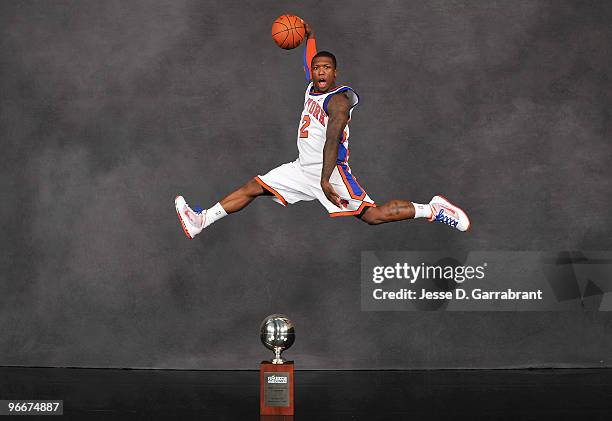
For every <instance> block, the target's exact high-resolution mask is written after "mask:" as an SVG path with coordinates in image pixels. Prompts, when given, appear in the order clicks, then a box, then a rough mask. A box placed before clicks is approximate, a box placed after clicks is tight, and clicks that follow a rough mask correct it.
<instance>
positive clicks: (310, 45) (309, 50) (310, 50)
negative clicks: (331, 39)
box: [302, 19, 317, 82]
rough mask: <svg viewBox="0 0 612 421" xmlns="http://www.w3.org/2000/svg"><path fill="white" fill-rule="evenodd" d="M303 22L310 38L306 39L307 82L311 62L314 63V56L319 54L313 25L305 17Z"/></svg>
mask: <svg viewBox="0 0 612 421" xmlns="http://www.w3.org/2000/svg"><path fill="white" fill-rule="evenodd" d="M302 23H303V24H304V31H305V32H306V38H308V39H307V40H306V48H304V74H305V75H306V82H310V78H311V75H310V64H311V63H312V58H313V57H314V56H315V55H316V54H317V42H316V39H315V33H314V29H312V26H310V25H309V24H308V23H307V22H306V21H305V20H304V19H302Z"/></svg>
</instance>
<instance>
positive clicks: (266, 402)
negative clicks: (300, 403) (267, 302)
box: [259, 314, 295, 415]
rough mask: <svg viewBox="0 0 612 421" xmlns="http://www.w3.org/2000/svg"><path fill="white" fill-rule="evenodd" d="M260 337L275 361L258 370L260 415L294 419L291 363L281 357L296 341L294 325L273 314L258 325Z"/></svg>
mask: <svg viewBox="0 0 612 421" xmlns="http://www.w3.org/2000/svg"><path fill="white" fill-rule="evenodd" d="M259 334H260V338H261V342H262V343H263V344H264V345H265V347H266V348H268V349H270V350H272V351H274V359H273V360H272V361H262V362H261V364H260V366H259V411H260V414H261V415H293V412H294V398H293V361H287V360H284V359H283V358H282V357H281V353H282V352H283V351H285V350H286V349H288V348H289V347H290V346H291V345H293V342H294V341H295V329H294V327H293V323H292V322H291V320H289V318H288V317H287V316H285V315H283V314H272V315H270V316H268V317H266V318H265V319H264V321H263V322H262V323H261V327H260V329H259Z"/></svg>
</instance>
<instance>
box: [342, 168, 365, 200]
mask: <svg viewBox="0 0 612 421" xmlns="http://www.w3.org/2000/svg"><path fill="white" fill-rule="evenodd" d="M340 168H342V171H343V172H344V175H345V176H346V180H347V181H348V182H349V185H350V186H351V189H352V190H353V194H354V195H355V196H361V195H362V194H363V190H361V187H359V184H357V182H356V181H355V179H354V178H353V174H351V173H350V172H349V171H348V169H347V168H346V164H344V165H340Z"/></svg>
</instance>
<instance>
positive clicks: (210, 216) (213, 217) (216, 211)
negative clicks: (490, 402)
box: [204, 203, 227, 228]
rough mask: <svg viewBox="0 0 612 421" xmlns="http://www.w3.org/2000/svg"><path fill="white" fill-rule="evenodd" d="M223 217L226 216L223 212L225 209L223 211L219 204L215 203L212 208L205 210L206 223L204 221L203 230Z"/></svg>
mask: <svg viewBox="0 0 612 421" xmlns="http://www.w3.org/2000/svg"><path fill="white" fill-rule="evenodd" d="M224 216H227V212H225V209H223V206H221V203H217V204H216V205H215V206H213V207H212V208H210V209H206V221H204V228H206V227H207V226H209V225H211V224H214V223H215V222H217V221H218V220H219V219H221V218H223V217H224Z"/></svg>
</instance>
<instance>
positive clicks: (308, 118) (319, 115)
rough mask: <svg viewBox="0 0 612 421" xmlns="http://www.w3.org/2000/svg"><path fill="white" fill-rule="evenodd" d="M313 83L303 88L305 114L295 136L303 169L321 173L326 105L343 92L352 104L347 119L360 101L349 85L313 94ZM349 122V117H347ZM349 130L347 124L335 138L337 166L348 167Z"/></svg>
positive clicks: (303, 112) (325, 128) (303, 113)
mask: <svg viewBox="0 0 612 421" xmlns="http://www.w3.org/2000/svg"><path fill="white" fill-rule="evenodd" d="M312 86H313V84H312V82H310V84H309V85H308V87H307V88H306V93H305V95H304V111H302V117H301V118H300V124H299V126H298V135H297V147H298V151H299V152H300V155H299V158H298V161H299V163H300V165H301V166H302V167H303V168H304V169H312V170H315V171H320V170H321V167H322V166H323V147H324V146H325V137H326V132H327V120H328V118H329V117H328V115H327V104H328V103H329V100H330V99H331V97H332V96H333V95H334V94H338V93H341V92H342V93H344V94H345V95H346V96H347V97H348V99H349V102H350V104H351V109H350V111H349V117H350V115H351V114H352V112H353V108H354V107H355V106H356V105H357V103H358V102H359V96H358V95H357V93H356V92H355V91H354V90H353V88H351V87H348V86H344V85H341V86H338V87H336V88H334V89H331V90H330V91H328V92H325V93H315V92H312ZM349 121H350V118H349ZM349 136H350V132H349V127H348V124H347V125H346V127H345V128H344V132H343V133H342V134H341V138H340V139H338V142H340V145H339V147H338V158H337V163H338V164H347V163H348V158H349Z"/></svg>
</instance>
